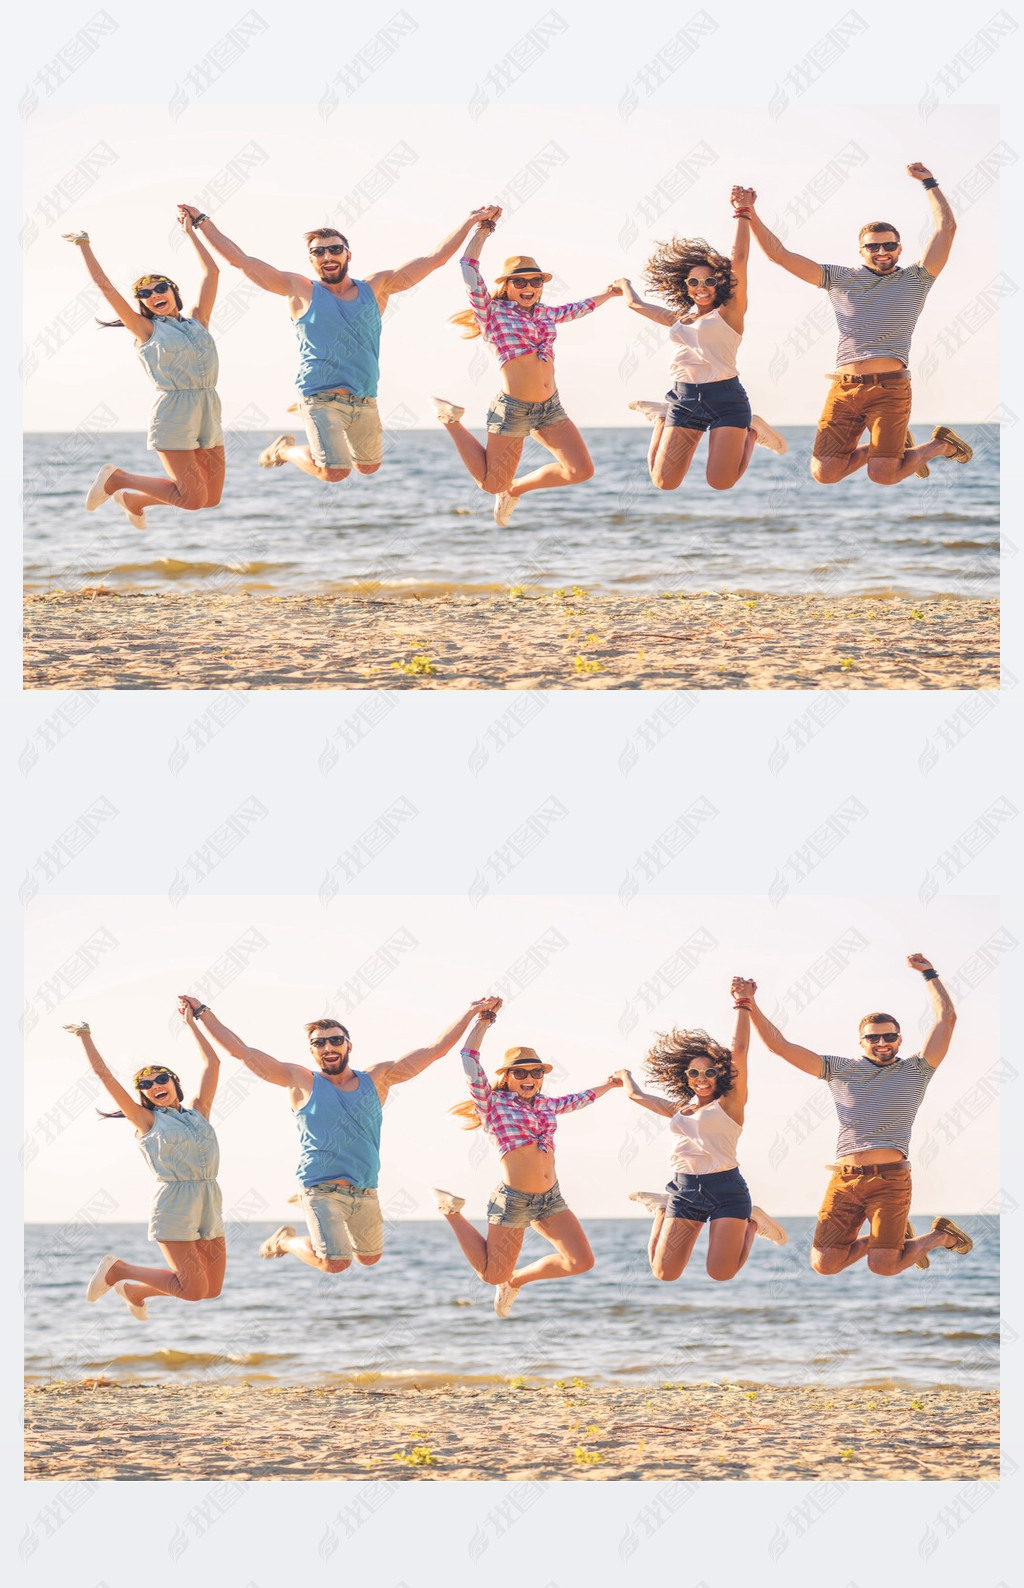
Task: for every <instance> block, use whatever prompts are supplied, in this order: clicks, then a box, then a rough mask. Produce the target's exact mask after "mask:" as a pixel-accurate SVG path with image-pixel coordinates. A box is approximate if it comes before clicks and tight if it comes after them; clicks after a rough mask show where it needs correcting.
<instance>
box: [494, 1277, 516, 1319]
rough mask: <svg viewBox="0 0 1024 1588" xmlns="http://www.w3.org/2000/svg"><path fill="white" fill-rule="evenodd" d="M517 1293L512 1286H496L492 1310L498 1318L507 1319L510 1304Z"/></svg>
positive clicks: (510, 1309) (510, 1307) (510, 1308)
mask: <svg viewBox="0 0 1024 1588" xmlns="http://www.w3.org/2000/svg"><path fill="white" fill-rule="evenodd" d="M518 1294H519V1292H518V1290H517V1289H516V1288H515V1286H514V1285H509V1284H504V1285H498V1287H497V1288H496V1290H495V1292H494V1310H495V1312H496V1313H497V1314H498V1317H499V1318H507V1317H508V1315H509V1313H510V1312H511V1311H512V1303H513V1302H514V1301H515V1299H516V1297H517V1296H518Z"/></svg>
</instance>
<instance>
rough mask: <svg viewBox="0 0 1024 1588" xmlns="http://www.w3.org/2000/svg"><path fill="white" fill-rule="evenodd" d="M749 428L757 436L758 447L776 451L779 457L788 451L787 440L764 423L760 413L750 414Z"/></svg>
mask: <svg viewBox="0 0 1024 1588" xmlns="http://www.w3.org/2000/svg"><path fill="white" fill-rule="evenodd" d="M750 428H751V430H752V431H753V432H754V434H755V436H756V437H757V444H758V446H759V447H767V448H768V450H769V452H777V453H778V454H779V456H780V457H781V456H782V454H783V453H784V452H788V451H789V442H788V441H787V440H786V438H785V437H784V436H780V435H779V432H778V431H777V430H773V429H772V427H771V425H768V424H765V422H764V420H763V419H762V418H761V415H760V414H751V416H750Z"/></svg>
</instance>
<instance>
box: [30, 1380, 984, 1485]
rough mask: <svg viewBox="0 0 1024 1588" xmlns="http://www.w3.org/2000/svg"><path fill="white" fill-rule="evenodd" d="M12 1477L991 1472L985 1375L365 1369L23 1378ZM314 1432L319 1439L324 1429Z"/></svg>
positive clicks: (535, 1477) (818, 1476) (835, 1476)
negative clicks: (967, 1379) (392, 1373)
mask: <svg viewBox="0 0 1024 1588" xmlns="http://www.w3.org/2000/svg"><path fill="white" fill-rule="evenodd" d="M25 1430H26V1464H25V1476H26V1478H28V1479H36V1480H44V1481H49V1482H54V1481H60V1482H65V1481H70V1480H74V1479H99V1480H104V1479H116V1480H121V1481H129V1480H140V1479H161V1478H162V1479H171V1480H179V1481H181V1480H195V1479H217V1480H232V1481H236V1480H248V1479H268V1478H270V1479H283V1478H298V1479H304V1480H310V1479H312V1480H317V1479H321V1480H324V1481H333V1480H335V1479H338V1478H356V1479H363V1480H366V1479H375V1480H389V1481H390V1480H401V1479H420V1478H427V1479H492V1480H493V1479H502V1480H507V1481H515V1482H523V1481H539V1482H551V1481H559V1480H570V1481H577V1480H580V1479H585V1480H588V1481H590V1480H604V1479H609V1478H629V1479H643V1480H647V1481H662V1482H663V1481H665V1480H669V1479H686V1480H694V1479H742V1480H750V1479H768V1480H771V1481H780V1480H782V1481H785V1480H794V1481H804V1482H806V1481H808V1480H822V1479H829V1480H841V1481H846V1480H848V1479H869V1480H876V1479H886V1480H898V1481H909V1480H916V1479H946V1480H954V1481H957V1482H968V1481H970V1482H974V1481H980V1480H984V1481H986V1482H988V1481H993V1480H995V1479H997V1478H998V1476H999V1409H998V1395H997V1393H996V1391H994V1390H967V1389H961V1388H957V1387H951V1386H944V1387H938V1388H934V1389H927V1390H909V1389H891V1388H870V1389H863V1388H860V1389H849V1388H793V1387H787V1388H780V1389H774V1388H771V1387H768V1386H764V1385H762V1386H757V1385H753V1384H747V1383H743V1382H740V1383H737V1384H725V1385H723V1384H706V1385H692V1384H687V1385H684V1384H678V1385H671V1384H667V1385H661V1386H658V1385H647V1386H644V1385H640V1386H630V1387H623V1386H621V1385H616V1384H604V1385H590V1384H587V1383H585V1382H583V1381H581V1380H579V1379H572V1380H559V1381H556V1382H555V1383H554V1384H551V1383H542V1382H539V1381H533V1380H525V1381H524V1380H521V1379H511V1380H504V1381H501V1382H495V1381H493V1380H489V1381H488V1380H483V1381H478V1382H469V1383H467V1382H465V1381H463V1382H458V1383H453V1382H451V1381H445V1380H439V1379H438V1378H436V1377H434V1378H425V1379H422V1380H419V1381H415V1380H413V1381H409V1380H403V1381H402V1383H401V1384H396V1383H395V1382H394V1381H391V1382H387V1381H382V1380H381V1379H379V1378H377V1379H375V1380H373V1381H372V1382H365V1381H364V1382H359V1381H355V1382H347V1383H344V1384H341V1385H339V1384H336V1383H335V1384H331V1385H330V1386H324V1387H318V1388H312V1387H311V1388H297V1387H292V1386H285V1387H278V1386H274V1387H271V1386H268V1385H263V1384H261V1385H252V1384H246V1383H243V1384H231V1385H226V1384H224V1385H211V1384H203V1385H196V1384H191V1383H184V1384H173V1385H172V1384H146V1385H143V1384H139V1383H116V1382H110V1381H107V1380H105V1379H87V1380H85V1381H84V1382H81V1383H76V1384H70V1383H53V1384H46V1385H34V1386H30V1387H29V1388H28V1390H27V1392H26V1403H25ZM325 1433H329V1436H330V1437H329V1439H325Z"/></svg>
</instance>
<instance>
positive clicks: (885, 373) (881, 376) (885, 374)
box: [829, 369, 910, 386]
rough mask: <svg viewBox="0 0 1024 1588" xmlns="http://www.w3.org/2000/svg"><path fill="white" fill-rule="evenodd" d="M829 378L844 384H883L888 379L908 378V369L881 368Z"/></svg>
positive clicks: (837, 374) (888, 380)
mask: <svg viewBox="0 0 1024 1588" xmlns="http://www.w3.org/2000/svg"><path fill="white" fill-rule="evenodd" d="M829 379H830V380H838V381H841V382H842V384H843V385H844V386H884V385H886V384H887V383H888V382H890V381H895V380H909V379H910V372H909V370H898V369H882V370H879V371H878V372H877V373H876V374H874V375H840V374H839V373H836V374H835V375H830V376H829Z"/></svg>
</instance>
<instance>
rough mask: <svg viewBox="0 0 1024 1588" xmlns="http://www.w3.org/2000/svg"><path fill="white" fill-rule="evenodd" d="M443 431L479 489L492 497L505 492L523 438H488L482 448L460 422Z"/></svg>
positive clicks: (514, 468) (491, 436) (521, 450)
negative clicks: (449, 438) (450, 439)
mask: <svg viewBox="0 0 1024 1588" xmlns="http://www.w3.org/2000/svg"><path fill="white" fill-rule="evenodd" d="M445 429H446V430H447V432H448V434H449V435H450V436H451V438H452V440H453V441H454V443H455V450H456V451H457V452H458V454H459V457H460V458H461V459H462V461H463V463H464V464H465V465H466V468H467V469H468V470H469V472H470V474H471V475H472V476H473V478H474V480H475V481H476V483H477V485H479V486H480V488H481V490H484V491H487V492H489V493H490V495H491V496H497V495H499V493H500V492H501V491H507V490H508V488H509V485H510V483H511V481H512V479H513V478H514V476H515V472H516V468H517V466H518V463H519V459H520V457H521V456H522V452H523V439H524V438H523V437H522V436H494V435H488V437H487V445H486V447H484V446H481V444H480V442H479V441H478V440H477V439H476V436H474V435H473V434H472V433H471V432H470V431H469V430H467V429H466V427H465V425H464V424H463V423H462V421H461V420H459V419H456V420H455V422H454V424H450V425H445Z"/></svg>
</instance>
